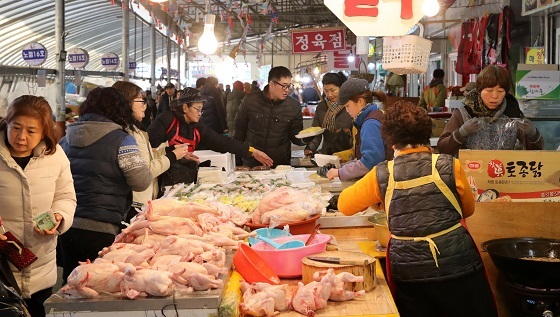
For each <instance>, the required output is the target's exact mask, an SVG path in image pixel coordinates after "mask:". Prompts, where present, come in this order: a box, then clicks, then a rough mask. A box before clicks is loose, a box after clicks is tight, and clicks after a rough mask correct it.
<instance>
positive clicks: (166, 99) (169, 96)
mask: <svg viewBox="0 0 560 317" xmlns="http://www.w3.org/2000/svg"><path fill="white" fill-rule="evenodd" d="M173 99H175V85H173V84H172V83H168V84H167V85H165V92H164V93H163V94H162V95H161V99H160V100H159V105H158V111H157V113H158V115H159V114H160V113H162V112H164V111H169V110H171V108H169V104H170V103H171V100H173Z"/></svg>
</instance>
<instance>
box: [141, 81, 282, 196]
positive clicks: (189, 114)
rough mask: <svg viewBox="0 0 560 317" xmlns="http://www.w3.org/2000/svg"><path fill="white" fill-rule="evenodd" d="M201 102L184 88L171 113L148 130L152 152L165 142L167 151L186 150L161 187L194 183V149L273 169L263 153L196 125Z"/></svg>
mask: <svg viewBox="0 0 560 317" xmlns="http://www.w3.org/2000/svg"><path fill="white" fill-rule="evenodd" d="M204 101H205V100H204V99H203V97H202V96H201V95H200V92H199V91H198V90H197V89H195V88H186V89H185V91H184V92H183V95H182V96H181V98H179V99H178V100H177V106H176V107H174V109H172V110H173V111H168V112H164V113H162V114H160V115H159V116H158V117H157V118H156V119H155V120H154V121H153V122H152V124H151V125H150V127H149V128H148V135H149V137H150V144H151V146H152V148H157V147H159V146H160V145H161V144H162V143H165V142H167V151H169V150H171V149H173V148H174V147H175V146H176V145H181V146H186V147H187V148H188V151H189V153H187V154H186V155H185V157H184V158H183V159H180V160H177V162H176V163H175V164H171V167H170V168H169V170H168V171H167V172H166V173H164V174H162V176H161V177H160V185H161V186H169V185H174V184H178V183H192V182H194V181H196V175H197V167H198V166H197V165H198V163H199V160H198V157H197V156H196V155H194V154H193V153H192V152H194V151H195V150H196V149H205V150H212V151H216V152H221V153H225V152H230V153H233V154H235V155H237V156H240V157H242V158H247V157H253V158H255V159H256V160H258V161H259V162H261V163H262V164H263V165H265V166H271V165H272V159H271V158H270V157H268V155H266V154H265V153H264V152H262V151H259V150H256V149H255V148H253V147H249V146H248V145H246V144H244V143H243V142H240V141H237V140H235V139H232V138H228V137H226V136H223V135H221V134H218V133H217V132H216V131H214V130H212V129H210V128H209V127H207V126H205V125H204V124H202V123H199V120H200V117H201V116H202V107H203V104H204Z"/></svg>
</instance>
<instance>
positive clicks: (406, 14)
mask: <svg viewBox="0 0 560 317" xmlns="http://www.w3.org/2000/svg"><path fill="white" fill-rule="evenodd" d="M412 17H413V14H412V0H402V1H401V19H403V20H410V19H412Z"/></svg>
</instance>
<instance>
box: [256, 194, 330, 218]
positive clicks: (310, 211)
mask: <svg viewBox="0 0 560 317" xmlns="http://www.w3.org/2000/svg"><path fill="white" fill-rule="evenodd" d="M324 207H326V204H324V203H321V202H319V201H318V200H317V199H315V198H313V197H312V196H311V195H310V194H309V191H306V190H296V189H293V188H289V187H281V188H279V189H277V190H274V191H271V192H268V193H266V194H265V195H264V196H263V198H262V199H261V201H260V203H259V205H258V206H257V208H256V209H255V211H254V212H253V215H252V217H251V221H252V222H253V223H255V224H269V223H270V222H269V221H270V217H271V216H265V214H266V213H268V212H271V211H275V213H280V214H281V216H280V219H281V220H283V221H278V223H280V222H284V223H285V222H294V221H299V220H304V219H306V218H308V217H310V216H313V215H316V214H319V213H321V211H322V209H323V208H324ZM276 210H278V211H276ZM302 210H305V211H306V212H307V215H306V216H305V218H302V214H301V213H298V217H297V219H296V218H292V219H290V218H288V216H289V214H290V213H291V212H294V211H302ZM285 220H288V221H285Z"/></svg>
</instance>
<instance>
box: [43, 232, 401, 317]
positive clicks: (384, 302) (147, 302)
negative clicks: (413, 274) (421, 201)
mask: <svg viewBox="0 0 560 317" xmlns="http://www.w3.org/2000/svg"><path fill="white" fill-rule="evenodd" d="M336 246H337V248H338V249H339V250H342V251H354V252H363V253H365V254H368V255H370V256H373V257H376V258H382V257H384V256H385V252H380V251H378V250H377V248H376V242H375V241H372V240H368V239H363V238H362V239H357V238H344V237H342V238H340V239H338V240H337V245H336ZM375 274H376V279H377V281H376V284H377V285H376V287H375V289H374V290H373V291H371V292H368V293H366V294H365V295H364V296H362V297H359V298H356V299H354V300H352V301H348V302H329V304H328V306H327V308H326V309H323V310H320V311H317V314H316V316H333V317H334V316H371V317H373V316H376V317H377V316H379V317H383V316H386V317H397V316H399V315H398V312H397V308H396V306H395V303H394V301H393V298H392V296H391V292H390V291H389V287H388V286H387V281H386V280H385V276H384V275H383V269H382V267H381V265H380V263H379V261H377V262H376V269H375ZM283 282H284V283H288V284H292V285H297V282H299V280H294V279H292V280H283ZM220 291H221V290H220ZM220 291H217V290H213V291H210V292H198V293H199V294H194V295H192V296H189V297H188V298H185V297H177V298H173V297H166V298H155V297H151V298H145V299H136V300H128V299H119V298H112V299H109V298H107V297H100V298H99V299H81V300H78V299H74V300H63V299H61V298H60V297H58V296H59V295H53V296H51V298H49V300H47V302H46V303H45V307H46V308H47V309H48V311H49V313H48V314H47V316H49V317H63V316H69V315H71V316H74V317H82V316H83V317H98V316H99V317H145V316H163V315H162V313H161V310H162V309H163V310H164V311H165V315H167V316H175V308H174V306H173V304H174V303H175V304H176V306H177V312H178V313H179V316H189V317H191V316H193V317H207V316H216V315H217V311H218V309H217V306H216V307H214V306H215V304H216V299H217V298H218V297H219V298H222V296H223V295H224V294H220ZM203 293H204V294H203ZM279 316H294V317H295V316H301V314H299V313H297V312H293V311H291V312H283V313H281V314H280V315H279Z"/></svg>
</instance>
